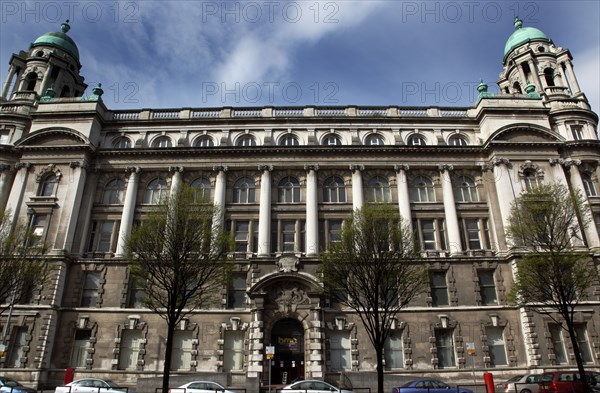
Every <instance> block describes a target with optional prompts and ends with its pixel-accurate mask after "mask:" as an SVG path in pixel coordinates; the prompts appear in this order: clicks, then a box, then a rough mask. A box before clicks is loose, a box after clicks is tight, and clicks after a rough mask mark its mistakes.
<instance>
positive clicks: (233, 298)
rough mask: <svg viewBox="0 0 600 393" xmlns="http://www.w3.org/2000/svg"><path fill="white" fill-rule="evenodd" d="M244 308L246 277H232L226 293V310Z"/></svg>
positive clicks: (239, 275)
mask: <svg viewBox="0 0 600 393" xmlns="http://www.w3.org/2000/svg"><path fill="white" fill-rule="evenodd" d="M244 307H246V275H245V274H244V275H241V274H238V275H234V276H233V280H232V281H231V284H230V288H229V290H228V291H227V308H244Z"/></svg>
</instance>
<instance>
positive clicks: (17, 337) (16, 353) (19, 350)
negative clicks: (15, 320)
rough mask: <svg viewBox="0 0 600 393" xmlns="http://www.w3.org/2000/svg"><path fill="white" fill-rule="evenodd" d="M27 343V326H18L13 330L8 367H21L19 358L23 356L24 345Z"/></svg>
mask: <svg viewBox="0 0 600 393" xmlns="http://www.w3.org/2000/svg"><path fill="white" fill-rule="evenodd" d="M26 345H27V327H25V326H19V327H17V328H16V329H15V330H14V333H13V340H12V348H11V351H10V358H9V359H8V362H7V363H8V364H7V365H8V367H13V368H19V367H21V364H22V363H21V359H22V358H23V357H24V356H25V346H26Z"/></svg>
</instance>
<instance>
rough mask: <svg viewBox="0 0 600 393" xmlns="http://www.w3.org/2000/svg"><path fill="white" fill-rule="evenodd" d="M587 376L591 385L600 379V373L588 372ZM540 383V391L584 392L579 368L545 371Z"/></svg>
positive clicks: (542, 392) (545, 392) (551, 392)
mask: <svg viewBox="0 0 600 393" xmlns="http://www.w3.org/2000/svg"><path fill="white" fill-rule="evenodd" d="M586 376H587V379H588V381H589V384H590V387H593V386H594V385H596V382H597V381H600V374H599V373H595V372H586ZM539 385H540V390H539V393H583V384H582V383H581V377H580V376H579V371H577V370H569V371H553V372H548V373H544V374H542V378H541V379H540V381H539Z"/></svg>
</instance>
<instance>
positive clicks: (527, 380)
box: [496, 374, 542, 393]
mask: <svg viewBox="0 0 600 393" xmlns="http://www.w3.org/2000/svg"><path fill="white" fill-rule="evenodd" d="M541 378H542V374H525V375H517V376H514V377H512V378H511V379H509V380H508V381H506V382H504V383H503V384H499V385H496V392H498V393H501V392H504V393H515V392H518V393H538V390H539V387H540V386H539V385H538V382H539V381H540V380H541Z"/></svg>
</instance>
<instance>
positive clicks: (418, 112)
mask: <svg viewBox="0 0 600 393" xmlns="http://www.w3.org/2000/svg"><path fill="white" fill-rule="evenodd" d="M399 113H400V117H427V109H400V110H399Z"/></svg>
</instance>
